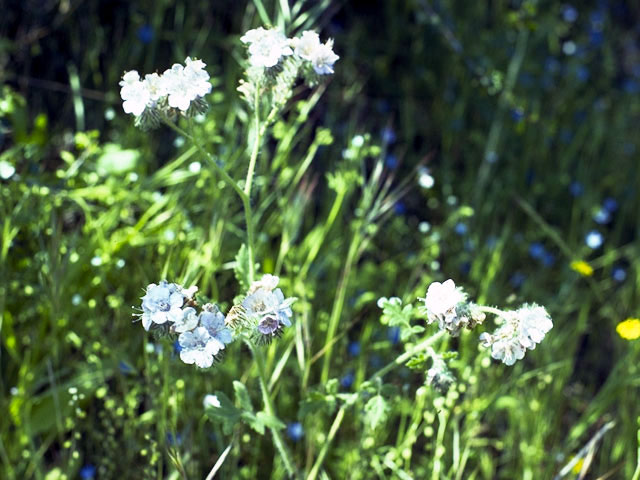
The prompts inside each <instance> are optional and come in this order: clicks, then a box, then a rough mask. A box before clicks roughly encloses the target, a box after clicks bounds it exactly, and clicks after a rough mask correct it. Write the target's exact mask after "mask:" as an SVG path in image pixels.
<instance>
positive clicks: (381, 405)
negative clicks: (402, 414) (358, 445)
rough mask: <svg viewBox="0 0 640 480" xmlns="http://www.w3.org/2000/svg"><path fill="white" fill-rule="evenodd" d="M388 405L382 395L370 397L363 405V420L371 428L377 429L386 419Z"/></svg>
mask: <svg viewBox="0 0 640 480" xmlns="http://www.w3.org/2000/svg"><path fill="white" fill-rule="evenodd" d="M388 411H389V405H388V404H387V401H386V400H385V399H384V397H383V396H382V395H376V396H375V397H371V398H370V399H369V401H368V402H367V403H366V405H365V406H364V413H365V415H364V421H365V424H366V425H367V427H368V428H370V429H371V430H375V429H377V428H378V427H379V426H380V425H381V424H382V423H384V422H385V420H386V419H387V413H388Z"/></svg>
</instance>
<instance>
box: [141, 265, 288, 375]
mask: <svg viewBox="0 0 640 480" xmlns="http://www.w3.org/2000/svg"><path fill="white" fill-rule="evenodd" d="M278 282H279V278H278V277H276V276H274V275H264V276H263V277H262V279H261V280H259V281H257V282H254V283H253V284H252V285H251V288H250V289H249V291H248V292H247V294H246V296H245V298H244V300H243V301H242V303H241V304H238V305H235V306H234V307H232V308H231V310H230V311H229V313H228V314H227V315H226V317H225V315H224V314H223V313H222V312H220V310H219V308H218V307H217V306H216V305H213V304H211V303H207V304H205V305H203V306H202V309H201V311H200V312H198V311H197V308H198V302H197V301H196V300H195V299H194V294H195V292H196V291H197V287H191V288H188V289H185V288H184V287H182V286H181V285H178V284H176V283H168V282H166V281H164V280H163V281H162V282H160V283H159V284H155V283H152V284H150V285H149V286H148V287H147V289H146V292H145V295H144V296H143V297H142V306H141V312H140V313H137V314H135V316H136V317H139V318H140V320H141V321H142V326H143V327H144V329H145V330H147V331H149V330H154V331H158V332H160V333H164V334H178V344H179V345H180V359H181V360H182V361H183V362H184V363H187V364H195V365H197V366H198V367H200V368H208V367H210V366H211V365H213V362H214V360H215V359H216V357H217V355H218V354H219V353H220V352H221V351H222V350H224V349H225V346H226V345H228V344H229V343H231V342H232V341H233V340H234V339H235V338H237V336H238V335H241V334H243V333H246V334H247V335H249V336H250V337H251V338H252V340H254V341H257V342H258V343H266V342H268V341H269V340H271V339H272V338H273V337H274V336H276V335H279V334H280V333H282V330H283V329H284V327H288V326H290V325H291V317H292V315H293V312H292V310H291V304H292V303H293V302H294V301H295V299H293V298H286V299H285V298H284V294H283V293H282V290H280V289H279V288H276V287H277V285H278Z"/></svg>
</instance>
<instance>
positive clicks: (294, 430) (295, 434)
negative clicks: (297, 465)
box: [287, 422, 304, 442]
mask: <svg viewBox="0 0 640 480" xmlns="http://www.w3.org/2000/svg"><path fill="white" fill-rule="evenodd" d="M287 436H288V437H289V438H290V439H291V440H293V441H294V442H298V441H300V440H301V439H302V437H303V436H304V428H302V424H301V423H300V422H291V423H290V424H288V425H287Z"/></svg>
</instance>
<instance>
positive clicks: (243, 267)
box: [233, 243, 251, 290]
mask: <svg viewBox="0 0 640 480" xmlns="http://www.w3.org/2000/svg"><path fill="white" fill-rule="evenodd" d="M250 271H251V264H250V261H249V249H248V248H247V246H246V245H245V244H244V243H243V244H242V245H241V246H240V250H238V253H237V254H236V265H235V267H234V268H233V273H234V274H235V276H236V279H237V280H238V282H239V283H240V286H242V288H243V289H244V290H248V289H249V284H250V282H249V272H250Z"/></svg>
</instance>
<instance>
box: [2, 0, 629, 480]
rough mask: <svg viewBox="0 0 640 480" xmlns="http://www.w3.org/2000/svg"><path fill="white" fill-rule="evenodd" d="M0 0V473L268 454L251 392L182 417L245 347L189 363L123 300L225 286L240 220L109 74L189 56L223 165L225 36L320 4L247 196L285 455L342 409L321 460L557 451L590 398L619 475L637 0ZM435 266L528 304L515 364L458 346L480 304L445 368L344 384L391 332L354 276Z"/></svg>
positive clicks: (236, 70) (325, 429)
mask: <svg viewBox="0 0 640 480" xmlns="http://www.w3.org/2000/svg"><path fill="white" fill-rule="evenodd" d="M10 3H13V5H10V8H7V9H5V11H4V13H3V17H4V18H3V19H2V21H0V29H1V30H0V32H1V33H2V36H3V38H2V41H0V67H2V68H0V72H1V73H0V78H1V79H2V81H3V83H4V85H3V87H2V96H1V98H0V147H1V148H2V153H0V182H1V186H0V197H1V201H0V208H1V212H0V225H1V228H0V239H1V240H0V245H1V247H0V306H1V309H0V310H1V311H2V318H1V319H0V322H1V323H0V328H1V339H2V344H1V347H0V363H1V372H2V375H0V391H1V392H2V395H1V398H0V407H1V408H2V409H3V411H4V412H6V418H5V421H3V422H2V423H1V425H0V461H1V464H2V467H1V468H2V477H3V478H8V479H15V478H38V479H40V478H46V479H48V480H53V479H55V478H78V477H80V478H91V476H90V475H89V474H90V473H91V472H92V470H91V468H92V467H93V468H94V469H95V470H94V473H93V476H94V477H95V478H100V479H102V478H116V477H122V476H123V475H124V477H125V478H179V477H183V478H184V477H188V478H203V477H205V476H206V474H207V473H208V472H209V471H210V469H211V467H212V466H213V464H214V463H215V461H216V459H217V457H218V455H220V453H222V451H223V450H224V449H225V447H226V446H227V445H228V444H229V443H231V442H233V449H232V450H231V453H230V454H229V456H228V457H227V459H226V460H225V463H224V464H223V466H222V470H221V478H227V477H229V478H281V477H283V476H284V470H283V467H282V464H281V462H280V461H279V460H278V459H277V458H276V457H277V456H276V453H275V450H274V448H273V446H272V443H271V438H270V436H269V435H264V436H262V435H260V434H259V431H260V428H262V429H264V418H263V419H262V420H260V421H259V419H257V417H256V416H254V417H251V418H249V421H248V422H249V424H246V425H245V424H241V425H238V426H236V427H235V428H234V429H233V430H232V432H233V433H232V434H231V435H227V434H225V431H226V432H228V430H227V429H224V430H225V431H223V426H222V425H221V424H220V423H219V422H216V421H210V420H207V419H205V417H204V416H203V412H204V408H203V406H202V399H203V397H204V395H205V394H208V393H213V392H214V391H220V392H224V393H225V394H226V396H227V397H228V398H227V400H226V402H227V403H228V404H227V405H226V406H227V407H228V408H229V409H232V408H236V407H234V404H233V401H232V400H229V399H231V398H235V399H236V400H238V391H239V390H243V393H242V398H243V399H244V402H245V404H246V405H249V406H251V405H258V403H259V401H260V397H259V395H258V393H257V392H258V387H257V383H256V380H255V371H254V368H255V365H253V364H252V363H251V362H250V356H249V355H248V352H247V351H246V349H244V348H243V347H242V346H241V345H234V346H232V347H231V348H230V349H229V351H228V352H227V353H226V355H225V358H224V359H223V362H221V363H220V364H219V365H217V366H216V367H214V368H213V369H212V370H209V371H197V370H194V369H193V368H189V367H188V366H186V365H183V364H182V363H181V362H180V361H179V359H178V358H177V356H176V353H175V351H174V346H173V345H172V344H171V343H170V342H167V341H166V340H163V339H153V338H150V337H148V336H147V335H146V334H145V332H144V331H143V330H142V329H141V328H140V326H139V325H138V324H132V313H133V312H134V310H133V309H132V307H131V306H132V305H134V306H135V305H138V304H139V298H140V297H141V296H142V294H143V288H144V287H145V286H146V285H147V284H148V283H150V282H156V281H158V280H159V279H161V278H167V279H168V280H170V281H177V282H181V283H183V284H185V285H190V284H195V283H197V284H198V285H199V287H200V291H201V292H205V293H206V295H208V296H209V297H210V298H213V299H217V301H218V302H219V303H220V304H221V306H222V307H229V306H230V305H231V302H232V301H233V297H234V295H235V294H236V293H237V291H238V288H239V286H238V281H237V280H236V278H235V276H234V272H233V269H234V266H235V265H236V255H237V254H238V252H239V250H240V248H241V245H242V243H243V238H244V232H243V230H242V228H243V227H242V225H243V220H242V206H241V205H240V204H239V203H238V202H237V200H236V198H235V197H234V194H233V192H232V191H230V189H229V187H227V186H225V184H224V183H222V182H221V181H220V180H219V178H217V177H216V175H215V174H214V172H213V171H211V170H210V169H209V168H208V167H207V165H206V162H205V161H204V159H202V158H200V157H199V156H198V153H197V151H196V150H195V148H190V147H189V146H188V145H185V144H184V139H181V138H179V137H177V136H176V135H175V134H174V133H173V132H172V131H170V130H167V129H162V130H159V131H154V132H149V133H144V132H141V131H139V130H136V129H135V128H134V127H133V122H132V121H131V119H130V118H129V117H128V116H126V115H124V114H123V112H122V111H121V107H120V102H119V96H118V81H119V79H120V77H121V75H122V73H123V72H124V71H125V70H130V69H134V68H136V69H138V70H139V71H145V72H151V71H154V70H159V71H161V70H163V69H165V68H168V67H169V66H170V65H171V64H172V63H173V62H175V61H182V60H183V59H184V57H185V56H187V55H192V56H197V57H199V58H202V59H204V60H205V62H206V63H207V66H208V71H209V72H210V74H211V77H212V84H213V93H212V94H211V95H210V96H209V98H208V100H209V102H210V104H211V108H210V111H209V113H208V114H207V116H206V119H204V120H203V121H202V122H201V123H199V124H198V125H197V126H196V128H197V129H199V131H200V132H201V134H202V135H203V137H204V138H205V139H206V144H207V145H206V147H207V148H208V149H209V150H210V151H211V152H212V154H213V156H214V157H215V158H216V160H218V161H219V162H220V164H221V165H223V166H224V168H226V169H227V170H228V171H229V172H232V173H237V174H238V175H237V176H238V177H240V176H242V175H243V174H244V173H245V170H246V161H247V160H246V152H245V141H246V139H245V138H244V137H243V136H242V134H241V130H242V128H239V127H242V126H243V125H244V124H245V122H246V121H247V116H248V112H247V111H246V110H245V107H244V106H243V104H242V102H241V101H240V98H239V95H238V94H237V92H236V87H237V84H238V80H239V78H240V77H241V75H242V58H243V50H242V47H241V45H240V43H239V40H238V39H239V36H240V35H241V34H242V33H243V32H244V31H246V30H248V29H249V28H252V27H255V26H258V25H261V24H267V23H271V24H273V25H279V26H282V27H283V28H285V29H286V31H287V33H295V32H298V31H300V30H303V29H306V28H316V29H318V30H320V31H321V32H322V36H323V38H326V37H333V38H335V50H336V52H337V53H338V54H339V55H340V57H341V58H340V61H339V62H338V63H337V64H336V75H335V77H334V78H333V79H332V81H331V82H330V83H328V84H327V85H324V86H322V87H320V88H319V89H318V90H317V92H315V93H314V92H311V91H309V90H307V89H305V88H304V87H302V86H299V87H297V89H296V97H295V98H296V102H292V103H291V106H290V107H289V108H287V109H286V110H285V114H284V115H283V116H282V118H281V119H280V120H279V121H278V122H277V123H276V124H275V125H274V128H273V132H272V136H271V138H270V139H269V141H268V142H266V144H265V148H264V149H263V152H262V153H261V156H260V161H259V165H258V170H257V176H256V180H255V186H256V188H255V193H254V195H253V198H252V204H253V205H254V208H255V211H256V216H257V218H258V220H257V233H258V254H257V256H256V258H258V260H259V261H260V263H261V267H260V268H261V270H262V271H263V272H271V273H275V274H278V275H280V276H281V277H282V283H283V289H286V291H287V292H289V293H290V294H291V295H294V296H297V297H298V298H299V300H298V302H297V303H296V305H295V308H294V312H295V320H296V321H295V327H294V328H292V329H291V331H289V332H287V333H286V334H285V335H284V336H283V338H281V339H279V340H278V341H276V342H274V343H273V344H272V345H271V346H270V347H268V348H265V350H264V351H265V357H266V367H267V369H268V371H273V372H275V373H274V374H273V377H272V382H271V385H270V388H272V392H273V398H274V403H275V406H276V410H277V412H278V414H279V418H280V420H279V421H282V422H284V424H286V425H287V426H291V425H292V424H294V423H295V422H300V423H301V426H302V427H303V434H302V435H301V436H300V435H292V434H290V435H289V439H288V442H289V443H290V447H291V448H292V450H293V452H294V456H295V459H296V463H297V466H298V468H299V469H300V470H301V471H306V472H309V470H310V469H311V468H312V466H313V463H314V461H315V459H316V458H317V456H318V454H319V452H321V451H322V449H323V447H324V446H325V445H328V442H327V437H328V435H330V433H331V430H330V428H331V425H332V424H333V422H334V421H335V419H336V418H338V417H336V415H340V412H342V415H343V417H340V429H339V430H338V431H337V433H335V437H334V438H333V441H332V442H331V444H330V448H328V451H327V452H326V455H327V456H326V459H325V461H324V463H323V465H322V469H323V471H324V472H326V475H327V476H328V478H352V479H357V478H403V479H404V478H452V479H462V478H465V479H466V478H483V479H495V478H504V479H513V478H523V479H538V478H553V476H554V474H556V473H558V472H559V471H560V470H561V468H562V467H563V465H565V464H566V463H567V462H568V461H569V459H570V458H571V457H572V456H573V455H575V454H576V453H577V452H578V451H579V450H580V449H581V447H582V446H583V445H585V444H586V443H587V442H588V441H589V439H590V438H591V437H592V436H593V435H594V434H595V433H596V431H597V430H598V429H599V428H600V427H601V426H602V425H603V424H605V423H606V422H607V421H609V420H615V422H616V424H615V427H614V429H613V431H611V432H608V433H606V434H605V435H604V436H603V438H602V440H601V441H600V443H599V444H598V445H597V448H596V449H595V450H594V454H593V459H592V463H591V464H589V465H587V466H586V467H585V468H588V469H589V472H590V473H589V475H593V476H594V478H595V477H596V476H606V475H610V476H611V477H612V478H631V477H632V475H633V473H634V470H635V469H636V465H637V460H638V458H637V450H638V440H637V435H638V434H637V432H638V424H637V418H638V416H639V415H640V410H639V409H638V406H637V405H638V403H637V397H638V393H639V392H638V360H639V359H638V355H639V353H640V352H639V346H638V344H637V341H636V342H633V341H632V342H628V341H625V340H622V339H621V338H619V337H618V336H617V334H616V332H615V326H616V324H617V323H618V322H620V321H622V320H624V319H625V318H627V317H638V316H640V311H639V309H640V300H639V298H638V289H637V285H638V281H639V280H640V269H639V267H640V260H638V259H639V258H640V251H639V250H640V247H639V244H638V241H637V238H638V233H639V232H638V225H640V218H639V217H638V212H640V201H639V195H638V188H639V186H640V169H639V168H638V147H639V145H638V135H637V119H638V116H639V113H640V97H639V95H638V93H640V43H639V37H640V33H639V31H638V27H637V26H638V24H639V22H640V9H639V7H638V6H637V5H636V4H635V3H633V2H624V1H615V0H610V1H604V0H602V1H597V2H587V3H581V4H579V5H578V4H577V3H576V4H575V5H574V6H571V5H568V4H566V3H564V2H552V1H533V0H523V1H495V2H464V1H454V0H441V1H427V0H404V1H400V0H387V1H373V2H360V1H357V2H341V1H335V2H328V1H321V2H310V1H309V2H289V3H288V2H287V1H286V0H277V1H264V2H263V1H261V0H254V1H249V2H246V3H237V2H230V1H220V2H191V1H189V2H187V1H165V0H159V1H155V2H121V1H116V2H97V1H94V2H79V1H72V0H50V1H46V2H37V1H35V0H27V1H24V2H10ZM571 9H573V10H571ZM420 167H422V168H423V169H424V168H428V169H429V170H428V174H429V175H431V176H433V178H434V179H435V185H434V186H433V187H432V188H421V187H420V186H419V184H418V177H419V174H420V173H419V172H420V171H421V170H419V168H420ZM422 172H423V173H425V170H422ZM614 201H615V203H614ZM590 232H592V233H593V232H596V233H597V234H599V235H600V236H601V238H602V240H603V241H602V245H601V246H596V247H595V248H592V247H593V245H594V244H593V243H592V247H590V246H589V245H588V244H587V243H586V238H587V236H588V235H589V233H590ZM596 237H597V235H596ZM590 238H591V239H593V238H594V237H593V236H591V237H590ZM574 260H584V261H586V262H588V263H589V264H590V265H591V266H592V267H593V269H594V272H593V274H592V275H591V276H582V275H580V274H579V273H577V272H576V271H574V270H572V269H571V268H570V266H569V265H570V263H571V262H572V261H574ZM450 277H452V278H455V279H456V282H457V283H459V284H462V285H464V286H465V288H466V289H467V290H468V291H469V292H470V293H472V295H473V296H474V297H475V298H477V299H478V301H481V302H486V303H501V304H503V303H505V299H506V303H513V304H518V303H520V302H522V301H535V302H537V303H540V304H544V305H545V306H547V308H548V309H549V311H550V313H551V315H552V317H553V319H554V325H555V326H554V329H553V330H552V331H551V332H550V334H549V335H548V338H547V339H546V340H545V341H544V342H543V343H542V345H540V347H538V349H537V350H536V351H535V352H532V353H531V354H528V355H527V357H526V358H525V360H524V361H522V362H519V363H518V364H516V365H515V366H514V367H512V368H510V367H504V366H503V365H498V364H495V363H491V362H490V360H489V357H488V355H487V354H486V352H479V351H478V348H477V333H476V332H473V333H469V334H464V335H463V336H461V337H460V338H458V339H453V340H448V341H447V342H448V343H447V342H445V345H441V349H442V350H443V351H446V350H457V351H458V352H459V353H458V355H457V356H455V357H454V358H451V359H449V360H448V364H449V366H450V367H451V369H452V371H453V372H454V374H455V376H456V378H457V383H456V385H455V387H454V388H452V389H451V390H450V391H449V392H448V393H447V394H446V395H445V396H441V395H440V394H439V393H438V392H436V391H434V390H431V389H429V388H427V387H425V386H424V381H425V379H424V372H420V371H416V370H409V369H406V368H405V369H402V370H399V371H398V372H397V373H396V374H394V376H393V377H387V378H386V381H387V383H384V384H383V383H379V384H375V383H373V382H372V383H365V380H367V379H368V378H370V377H371V375H372V374H373V373H374V372H376V371H377V370H378V369H379V368H381V367H382V366H383V365H384V364H386V363H387V362H389V361H392V360H393V359H394V358H395V357H396V356H397V355H398V354H400V353H402V351H403V348H402V346H401V344H398V343H397V338H396V334H397V331H395V330H393V329H389V328H388V327H387V326H381V323H380V316H381V313H382V311H381V310H380V309H379V308H377V306H376V300H377V299H378V298H379V297H381V296H387V297H390V296H399V297H401V298H402V299H403V300H404V301H405V302H410V301H414V299H415V298H416V297H418V296H422V295H424V293H425V289H426V286H427V285H428V283H429V282H430V281H432V280H441V279H444V278H450ZM415 325H416V326H420V324H419V323H416V324H415ZM332 329H333V331H332ZM356 345H357V348H356V347H355V346H356ZM276 367H278V368H276ZM283 370H284V371H286V373H282V372H283ZM234 382H236V383H234ZM245 385H246V387H245ZM234 392H235V395H234ZM353 392H360V394H359V395H358V396H353V395H352V393H353ZM246 402H248V404H247V403H246ZM252 402H253V403H252ZM238 403H242V402H238V401H236V404H238ZM252 408H253V407H252ZM209 410H210V409H209ZM209 410H208V411H209ZM345 412H348V413H346V414H345ZM275 420H276V421H278V420H277V419H275ZM266 421H267V422H269V421H272V420H270V419H267V420H266ZM252 422H253V423H252ZM286 431H287V432H289V428H287V429H286ZM569 476H570V477H572V478H575V477H577V476H578V474H577V473H576V472H572V473H570V474H569Z"/></svg>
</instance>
